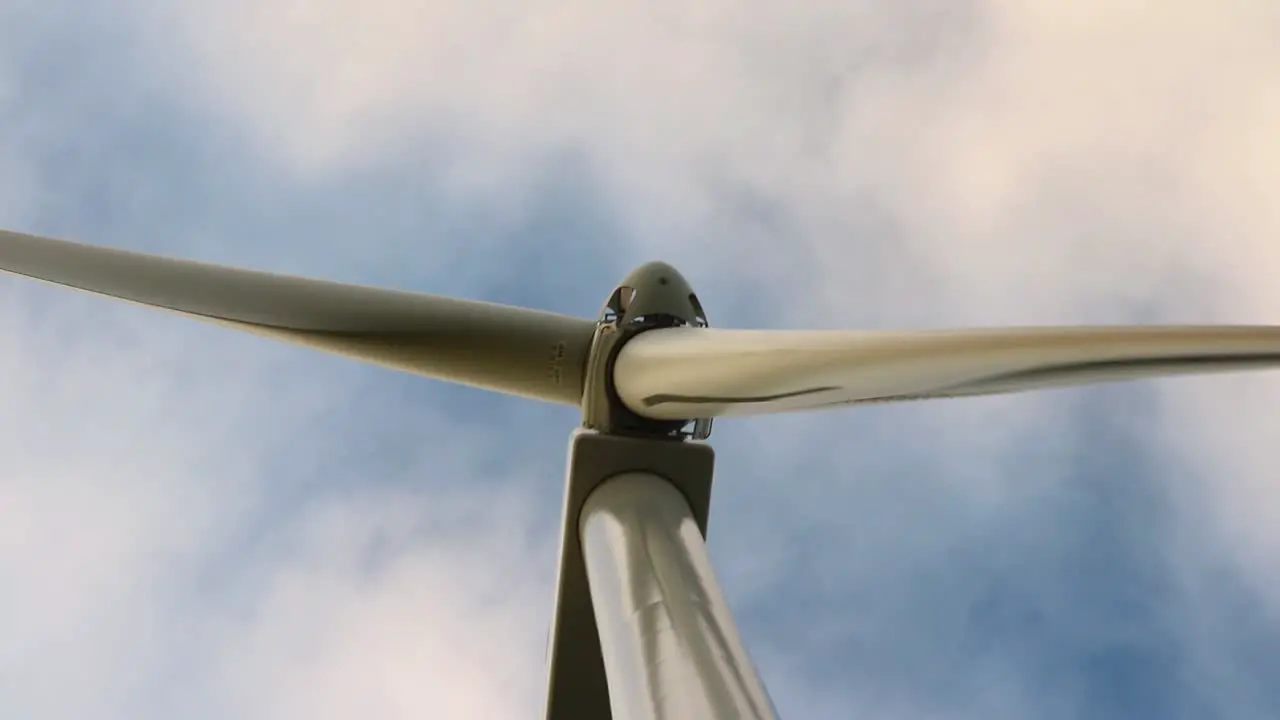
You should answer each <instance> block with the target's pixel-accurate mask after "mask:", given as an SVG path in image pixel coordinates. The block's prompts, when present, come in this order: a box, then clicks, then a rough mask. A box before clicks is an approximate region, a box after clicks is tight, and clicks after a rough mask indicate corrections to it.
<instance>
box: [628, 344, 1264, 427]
mask: <svg viewBox="0 0 1280 720" xmlns="http://www.w3.org/2000/svg"><path fill="white" fill-rule="evenodd" d="M1263 368H1280V327H1270V326H1136V327H1059V328H1055V327H1044V328H999V329H974V330H934V331H919V332H857V331H812V332H800V331H770V330H714V329H712V330H709V329H702V328H667V329H660V330H650V331H647V332H644V333H641V334H640V335H638V336H636V337H635V338H634V339H632V340H631V341H629V342H628V343H627V344H626V345H624V346H623V348H622V350H621V351H620V352H619V354H618V357H617V361H616V363H615V365H614V377H613V379H614V383H615V386H616V389H617V392H618V395H619V397H620V398H621V399H622V401H623V402H624V403H625V404H626V405H627V407H629V408H630V409H631V410H632V411H634V412H636V413H638V414H640V415H642V416H644V417H648V418H653V419H659V420H678V419H686V418H705V417H719V416H725V415H759V414H765V413H776V412H785V411H791V410H808V409H813V408H820V407H828V406H836V405H846V404H855V403H867V402H887V401H895V400H917V399H923V398H937V397H956V396H964V395H987V394H996V393H1006V392H1015V391H1020V390H1033V389H1038V388H1047V387H1063V386H1069V385H1083V384H1089V383H1097V382H1109V381H1116V380H1135V379H1139V378H1147V377H1158V376H1163V375H1179V374H1198V373H1208V372H1224V371H1234V370H1251V369H1263Z"/></svg>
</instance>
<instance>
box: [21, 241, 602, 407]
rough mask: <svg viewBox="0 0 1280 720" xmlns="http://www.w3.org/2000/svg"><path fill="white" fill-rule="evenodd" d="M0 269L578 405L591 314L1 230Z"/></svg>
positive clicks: (362, 357) (377, 360)
mask: <svg viewBox="0 0 1280 720" xmlns="http://www.w3.org/2000/svg"><path fill="white" fill-rule="evenodd" d="M0 270H4V271H7V272H10V273H14V274H17V275H25V276H27V277H31V278H35V279H38V280H45V281H48V282H52V283H57V284H59V285H66V286H70V287H74V288H78V289H81V290H88V291H90V292H94V293H99V294H102V295H108V296H112V297H116V298H120V299H123V300H129V301H132V302H136V303H141V304H144V305H151V306H154V307H158V308H163V309H166V310H172V311H176V312H180V313H183V314H186V315H190V316H193V317H197V318H200V319H203V320H208V321H212V322H216V323H218V324H222V325H228V326H232V327H236V328H239V329H241V330H247V331H249V332H252V333H255V334H259V335H266V336H269V337H274V338H277V339H280V340H285V341H288V342H292V343H296V344H301V345H306V346H309V347H313V348H317V349H320V350H326V351H329V352H333V353H337V354H340V355H346V356H349V357H354V358H358V359H360V360H365V361H368V362H373V363H377V364H379V365H384V366H388V367H393V368H396V369H399V370H405V371H408V372H412V373H416V374H419V375H426V376H428V377H435V378H440V379H443V380H450V381H453V382H458V383H462V384H466V385H473V386H476V387H482V388H487V389H490V390H497V391H500V392H505V393H510V394H514V395H523V396H526V397H531V398H536V399H540V400H547V401H550V402H559V403H565V404H568V405H578V404H579V403H580V401H581V395H582V382H583V380H582V374H583V367H584V365H585V361H586V354H587V352H588V350H589V349H590V345H591V339H592V335H593V332H594V323H593V322H591V321H590V320H584V319H579V318H573V317H567V316H564V315H556V314H552V313H546V312H540V311H536V310H529V309H525V308H518V307H511V306H506V305H496V304H492V303H484V302H477V301H473V300H460V299H455V298H447V297H440V296H436V295H425V294H419V293H408V292H400V291H394V290H383V289H379V288H371V287H364V286H357V285H344V284H340V283H335V282H328V281H323V280H310V279H304V278H297V277H289V276H284V275H275V274H271V273H264V272H255V271H251V270H240V269H235V268H228V267H222V266H218V265H212V264H207V263H199V262H191V261H187V260H174V259H169V258H162V257H156V256H153V255H143V254H139V253H133V252H125V251H121V250H111V249H107V248H99V247H92V246H89V245H81V244H79V243H72V242H67V241H64V240H54V239H51V238H45V237H38V236H34V235H25V234H21V233H14V232H8V231H4V230H0Z"/></svg>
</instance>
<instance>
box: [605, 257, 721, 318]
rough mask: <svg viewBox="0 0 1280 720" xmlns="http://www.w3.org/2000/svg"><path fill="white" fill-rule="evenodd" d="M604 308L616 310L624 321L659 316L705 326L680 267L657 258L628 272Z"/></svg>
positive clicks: (697, 303) (701, 313)
mask: <svg viewBox="0 0 1280 720" xmlns="http://www.w3.org/2000/svg"><path fill="white" fill-rule="evenodd" d="M606 310H612V311H613V312H615V313H617V314H618V315H619V316H620V318H621V321H622V322H623V323H629V322H634V321H635V320H638V319H641V318H650V319H652V318H656V317H658V316H666V317H670V318H675V319H678V320H680V321H681V322H683V323H686V324H689V325H705V324H706V321H707V319H706V315H705V314H704V313H703V311H702V305H701V303H699V302H698V297H697V295H695V294H694V292H693V287H692V286H691V285H690V284H689V281H688V280H685V278H684V275H681V274H680V271H679V270H676V269H675V268H674V267H672V266H671V265H669V264H667V263H664V262H657V261H655V262H648V263H645V264H644V265H641V266H640V267H638V268H636V269H635V270H632V271H631V272H630V273H628V274H627V276H626V277H625V278H623V280H622V282H621V283H619V285H618V287H617V289H616V290H614V292H613V295H612V296H611V297H610V299H609V303H608V305H607V307H606Z"/></svg>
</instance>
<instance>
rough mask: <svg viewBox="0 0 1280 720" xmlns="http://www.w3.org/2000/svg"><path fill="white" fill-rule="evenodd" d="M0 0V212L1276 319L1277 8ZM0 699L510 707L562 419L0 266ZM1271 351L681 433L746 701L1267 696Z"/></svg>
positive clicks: (752, 278) (753, 300)
mask: <svg viewBox="0 0 1280 720" xmlns="http://www.w3.org/2000/svg"><path fill="white" fill-rule="evenodd" d="M1264 5H1265V4H1260V3H1252V2H1247V1H1246V0H1240V1H1239V2H1236V1H1235V0H1230V1H1226V2H1219V3H1190V2H1182V1H1181V0H1178V1H1173V2H1168V1H1166V2H1162V3H1159V4H1156V3H1142V2H1128V3H1115V2H1100V1H1098V2H1093V1H1090V2H1079V3H1071V4H1064V3H1050V2H1030V3H1028V2H1013V1H1012V0H1010V1H1008V2H1006V1H1003V0H990V1H988V2H982V3H977V2H974V3H935V2H927V1H926V0H909V1H908V2H893V3H890V2H871V1H869V0H868V1H866V2H853V3H826V2H816V3H808V4H806V5H805V6H804V7H802V8H801V7H785V6H783V5H779V6H778V7H775V8H761V7H747V6H744V5H741V4H735V3H730V2H698V3H688V2H678V3H677V2H650V3H633V4H631V5H630V6H623V5H617V4H615V6H612V7H606V6H602V5H600V4H598V3H587V2H564V1H563V0H558V1H557V2H555V3H549V2H547V3H543V2H533V3H527V4H525V5H523V6H522V7H520V8H513V7H511V6H510V5H509V4H507V3H501V2H470V3H455V2H449V1H447V0H434V1H431V0H419V1H418V2H405V1H404V0H368V1H367V2H365V3H363V4H357V3H350V2H336V0H330V1H325V2H315V3H310V4H307V5H305V6H304V5H301V4H294V3H284V2H265V1H261V0H219V2H211V1H206V0H191V2H188V3H183V4H172V5H169V6H160V5H156V4H153V3H140V2H125V3H122V4H118V5H117V6H113V7H112V8H110V9H109V10H102V11H97V10H92V9H85V8H83V7H80V6H73V5H72V4H70V3H63V2H46V3H41V4H36V3H26V4H23V3H16V4H15V3H11V4H9V5H7V6H0V226H3V227H6V228H12V229H20V230H27V231H32V232H44V233H49V234H56V235H62V236H68V237H74V238H77V239H81V240H85V241H88V242H94V243H98V244H102V245H110V246H115V247H125V248H132V249H140V250H146V251H151V252H161V253H166V254H171V255H176V256H181V257H189V258H197V259H207V260H215V261H219V262H225V263H231V264H236V265H242V266H248V267H257V268H263V269H270V270H278V271H286V272H293V273H300V274H307V275H313V276H320V277H327V278H332V279H337V280H342V281H348V282H359V283H368V284H380V285H388V286H395V287H401V288H409V289H418V290H424V291H428V292H435V293H446V294H455V295H460V296H464V297H471V298H479V299H485V300H495V301H502V302H511V303H520V304H527V305H532V306H537V307H544V308H549V309H553V310H557V311H561V312H568V313H575V314H582V315H587V316H591V315H594V314H595V312H596V311H597V310H598V308H599V306H600V305H601V303H602V302H603V300H604V298H605V296H606V295H607V294H608V292H609V290H610V288H611V287H612V285H613V283H614V282H615V281H616V280H617V279H618V278H620V277H621V276H622V275H623V274H624V273H625V272H626V271H627V270H628V269H630V268H631V267H633V266H635V265H637V264H639V263H641V262H644V261H647V260H650V259H656V258H661V259H665V260H667V261H670V262H672V263H674V264H676V265H677V266H678V267H680V268H681V269H682V270H683V271H684V272H685V274H686V275H687V276H688V277H689V278H690V280H691V281H692V282H693V283H694V285H695V286H696V287H697V288H698V290H699V294H700V296H701V297H702V298H703V302H704V305H706V307H707V310H708V313H709V314H710V316H711V321H712V323H713V324H714V325H717V326H724V327H797V328H829V327H850V328H867V327H870V328H887V327H953V326H963V325H993V324H1022V323H1063V322H1130V321H1169V322H1207V321H1222V322H1275V321H1276V319H1277V317H1280V315H1278V313H1280V292H1278V291H1277V290H1276V284H1275V281H1274V278H1275V274H1276V269H1277V268H1280V244H1278V243H1276V242H1275V240H1274V238H1275V237H1277V236H1280V210H1278V209H1277V206H1276V205H1275V203H1274V202H1273V193H1274V188H1275V187H1276V186H1277V181H1280V146H1277V145H1276V144H1275V143H1274V142H1273V141H1272V135H1273V129H1274V128H1275V127H1277V126H1280V76H1277V75H1276V73H1275V71H1274V68H1276V67H1280V56H1278V55H1280V51H1277V50H1276V48H1275V47H1274V42H1273V40H1272V38H1273V37H1274V32H1273V28H1274V27H1275V26H1276V23H1277V22H1280V10H1276V9H1269V8H1268V7H1264ZM0 348H3V352H0V398H3V400H2V401H0V638H3V639H4V641H3V642H0V715H3V716H4V717H14V718H33V719H35V718H39V719H40V720H63V719H68V720H70V719H74V720H84V718H95V719H98V718H101V719H103V720H114V719H116V718H120V719H124V718H129V719H131V720H133V719H143V720H146V719H149V718H172V717H185V718H193V719H195V720H200V719H202V718H224V717H241V718H245V719H246V720H293V719H294V718H304V717H305V718H308V719H309V720H311V719H321V720H324V719H327V718H345V717H355V716H361V717H369V716H378V717H383V718H388V719H391V720H394V719H395V718H402V717H403V718H409V717H415V718H419V717H467V718H511V717H538V716H539V713H540V708H541V702H542V696H543V691H544V687H543V678H544V672H545V670H544V666H543V661H544V647H543V642H544V639H545V635H546V629H547V623H548V620H549V617H550V610H551V591H552V582H553V577H554V570H555V543H556V532H557V523H558V520H559V518H558V517H557V513H558V508H559V493H560V490H561V483H562V472H563V461H564V452H565V443H566V442H567V440H568V434H569V432H570V430H571V429H572V428H573V426H574V425H575V423H576V421H577V416H576V413H575V412H574V411H573V410H572V409H568V408H556V407H542V406H539V405H536V404H533V403H530V402H527V401H523V400H518V399H514V398H503V397H496V396H489V395H486V394H483V393H481V392H479V391H474V390H470V389H465V388H456V387H449V386H446V385H443V384H440V383H435V382H432V381H427V380H423V379H420V378H414V377H410V376H405V375H399V374H395V373H392V372H389V371H385V370H381V369H377V368H372V367H363V366H360V365H358V364H355V363H352V362H349V361H346V360H342V359H336V358H330V357H325V356H320V355H317V354H314V353H311V352H308V351H305V350H301V349H296V348H290V347H285V346H279V345H276V344H273V343H271V342H269V341H265V340H261V339H257V338H252V337H241V336H239V335H236V334H234V333H231V332H229V331H226V330H223V329H220V328H215V327H205V326H203V325H199V324H196V323H193V322H191V321H189V320H186V319H183V318H175V317H169V316H167V315H164V314H162V313H157V312H151V311H148V310H146V309H142V308H135V307H131V306H127V305H123V304H117V303H112V302H109V301H106V300H104V299H100V298H94V297H91V296H87V295H81V294H77V293H73V292H70V291H66V290H62V289H58V288H50V287H44V286H40V285H37V284H34V283H31V282H28V281H24V280H19V279H0ZM1277 406H1280V377H1277V376H1274V375H1265V374H1256V375H1239V376H1231V377H1218V378H1206V379H1180V380H1168V381H1161V382H1158V383H1140V384H1133V385H1126V386H1117V387H1104V388H1092V389H1082V390H1069V391H1053V392H1046V393H1040V394H1035V395H1028V396H1019V397H1009V398H992V399H975V400H965V401H954V402H938V403H918V404H911V405H903V406H895V407H874V408H868V409H865V410H858V411H847V412H846V411H841V412H833V411H828V412H822V413H814V414H808V415H803V416H791V417H777V418H752V419H743V420H737V421H724V422H720V423H718V424H717V426H716V432H715V435H714V438H713V440H714V443H715V446H716V448H717V452H718V458H719V460H718V475H717V482H716V489H715V502H714V505H713V509H712V519H711V538H710V547H711V553H712V556H713V560H714V561H715V562H716V564H717V568H718V570H719V572H720V575H721V580H722V583H723V585H724V587H725V590H726V592H727V594H728V596H729V600H730V602H731V604H732V605H733V607H734V608H735V610H736V612H737V614H738V616H739V622H740V625H741V628H742V632H743V634H744V636H745V639H746V641H747V643H748V646H749V648H750V650H751V652H752V654H753V656H754V657H755V659H756V660H757V662H758V664H759V665H760V667H761V671H762V673H763V675H764V678H765V680H766V682H767V684H768V685H769V687H770V690H771V692H772V694H773V696H774V698H775V700H776V702H777V705H778V707H779V710H780V711H781V713H782V714H783V715H784V716H785V717H792V718H801V717H803V718H819V719H820V718H841V719H843V718H849V717H877V718H910V719H923V718H929V719H934V718H945V719H951V718H956V719H959V718H984V719H985V718H1021V717H1043V718H1075V717H1089V718H1131V717H1168V718H1181V717H1186V718H1193V717H1194V718H1203V717H1232V718H1272V717H1275V716H1276V715H1277V713H1280V692H1277V691H1276V690H1275V689H1274V687H1275V683H1274V682H1273V681H1274V677H1273V676H1274V672H1272V671H1271V670H1270V668H1274V667H1278V666H1280V574H1277V572H1276V569H1275V568H1277V567H1280V532H1278V531H1276V530H1275V529H1274V528H1275V527H1277V523H1276V522H1275V518H1276V517H1277V513H1280V507H1278V503H1277V500H1278V499H1280V493H1278V492H1277V490H1276V489H1275V488H1276V487H1280V486H1277V485H1276V479H1277V470H1280V451H1278V450H1276V445H1275V443H1274V442H1273V439H1272V435H1273V433H1272V432H1270V430H1271V428H1272V427H1274V420H1273V415H1274V408H1275V407H1277Z"/></svg>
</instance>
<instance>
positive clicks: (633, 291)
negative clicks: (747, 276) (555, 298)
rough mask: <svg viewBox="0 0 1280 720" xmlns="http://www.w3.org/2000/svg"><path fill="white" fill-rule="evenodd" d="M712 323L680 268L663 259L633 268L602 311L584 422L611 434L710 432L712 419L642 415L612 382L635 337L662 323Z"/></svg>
mask: <svg viewBox="0 0 1280 720" xmlns="http://www.w3.org/2000/svg"><path fill="white" fill-rule="evenodd" d="M707 326H708V323H707V316H706V313H705V312H704V311H703V309H702V303H701V302H699V301H698V296H697V294H696V293H695V292H694V291H693V287H692V286H691V285H690V284H689V281H688V280H686V279H685V278H684V276H683V275H681V274H680V271H678V270H676V269H675V268H674V267H672V266H671V265H668V264H667V263H664V262H649V263H645V264H644V265H641V266H640V267H638V268H636V269H635V270H632V271H631V272H630V273H629V274H628V275H627V276H626V277H625V278H623V279H622V282H620V283H619V284H618V286H617V287H615V288H614V290H613V292H612V293H610V295H609V299H608V300H607V301H605V304H604V307H603V308H602V309H601V311H600V316H599V319H598V321H597V324H596V332H595V337H594V339H593V340H592V343H591V351H590V353H589V355H588V360H587V372H586V379H585V387H584V388H583V397H582V425H583V427H586V428H590V429H592V430H596V431H597V432H601V433H606V434H616V435H631V436H643V437H666V438H672V439H684V438H687V437H694V438H696V439H705V438H706V437H707V436H708V435H710V434H711V421H710V419H705V420H704V419H694V418H690V419H687V420H652V419H649V418H645V417H641V416H640V415H637V414H636V413H634V412H632V411H631V410H630V409H629V408H628V407H627V406H626V405H625V404H623V402H622V400H621V399H620V398H619V397H618V394H617V392H616V390H615V388H614V383H613V365H614V361H615V360H616V359H617V356H618V353H619V352H620V351H621V350H622V347H623V346H624V345H625V344H626V343H627V342H628V341H629V340H631V339H632V338H634V337H635V336H637V335H639V334H640V333H642V332H646V331H649V330H657V329H660V328H671V327H707ZM690 423H693V427H692V428H690V427H689V425H690Z"/></svg>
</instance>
